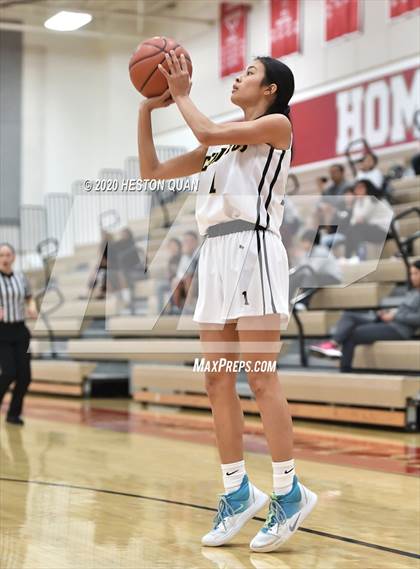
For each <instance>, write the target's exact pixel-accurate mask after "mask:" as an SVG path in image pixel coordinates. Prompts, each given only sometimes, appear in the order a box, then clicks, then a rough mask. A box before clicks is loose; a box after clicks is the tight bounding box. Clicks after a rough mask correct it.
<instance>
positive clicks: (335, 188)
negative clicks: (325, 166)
mask: <svg viewBox="0 0 420 569" xmlns="http://www.w3.org/2000/svg"><path fill="white" fill-rule="evenodd" d="M329 175H330V179H331V181H332V184H330V185H328V186H327V188H326V189H325V190H324V191H323V192H322V198H321V201H322V202H330V203H332V205H335V204H336V203H337V200H330V199H329V198H331V197H333V198H335V197H336V196H342V195H343V194H344V193H345V192H346V191H347V190H348V189H349V187H351V183H350V182H347V180H346V176H345V170H344V166H343V165H342V164H333V165H332V166H330V170H329Z"/></svg>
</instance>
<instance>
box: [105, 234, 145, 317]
mask: <svg viewBox="0 0 420 569" xmlns="http://www.w3.org/2000/svg"><path fill="white" fill-rule="evenodd" d="M108 265H109V272H110V274H112V275H114V278H115V279H116V280H117V281H118V283H119V288H120V294H121V297H122V299H123V300H124V302H126V303H128V304H130V306H131V308H132V309H134V296H135V293H134V287H135V284H136V282H137V281H140V280H145V279H147V277H148V275H147V272H146V259H145V253H144V251H143V249H141V248H140V249H138V248H137V245H136V242H135V239H134V236H133V232H132V231H131V229H129V228H128V227H125V228H124V229H123V230H122V231H121V233H120V235H119V239H118V240H114V241H113V243H112V244H111V251H110V254H109V263H108Z"/></svg>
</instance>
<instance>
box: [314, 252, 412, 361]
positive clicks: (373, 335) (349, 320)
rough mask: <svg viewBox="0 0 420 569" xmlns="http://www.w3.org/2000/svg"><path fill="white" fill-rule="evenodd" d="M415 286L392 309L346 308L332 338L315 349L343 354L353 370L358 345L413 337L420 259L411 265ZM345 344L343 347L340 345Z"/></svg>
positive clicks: (329, 353)
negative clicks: (352, 310)
mask: <svg viewBox="0 0 420 569" xmlns="http://www.w3.org/2000/svg"><path fill="white" fill-rule="evenodd" d="M410 281H411V285H412V287H413V288H412V289H411V290H409V291H408V292H407V293H406V295H405V297H404V300H403V301H402V302H401V304H400V305H399V306H398V308H393V309H391V310H378V311H377V312H376V313H375V312H373V311H371V312H364V313H363V312H351V311H348V312H345V313H344V314H343V316H342V317H341V318H340V320H339V322H338V323H337V326H336V330H335V332H334V334H333V336H332V339H331V340H329V341H327V342H322V343H321V344H318V345H317V344H315V345H313V346H311V347H310V350H311V352H313V353H314V354H318V355H319V354H320V355H323V356H327V357H332V358H333V357H335V358H341V365H340V368H341V371H342V372H351V371H352V362H353V354H354V350H355V347H356V346H357V345H359V344H372V343H373V342H377V341H384V340H409V339H410V338H412V337H413V336H414V335H415V333H416V330H417V328H419V327H420V260H418V261H415V262H414V263H413V264H412V265H411V267H410ZM340 346H341V349H340Z"/></svg>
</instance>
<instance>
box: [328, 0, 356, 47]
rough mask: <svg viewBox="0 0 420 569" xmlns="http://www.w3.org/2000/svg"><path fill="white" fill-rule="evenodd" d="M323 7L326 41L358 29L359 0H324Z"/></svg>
mask: <svg viewBox="0 0 420 569" xmlns="http://www.w3.org/2000/svg"><path fill="white" fill-rule="evenodd" d="M325 9H326V13H327V17H326V30H325V39H326V40H327V41H330V40H333V39H335V38H338V37H340V36H344V35H346V34H351V33H353V32H357V31H358V30H359V0H325Z"/></svg>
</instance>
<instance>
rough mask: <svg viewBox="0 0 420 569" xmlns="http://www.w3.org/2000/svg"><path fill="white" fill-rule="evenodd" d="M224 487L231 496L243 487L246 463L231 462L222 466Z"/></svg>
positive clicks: (242, 461)
mask: <svg viewBox="0 0 420 569" xmlns="http://www.w3.org/2000/svg"><path fill="white" fill-rule="evenodd" d="M221 467H222V473H223V485H224V487H225V493H226V494H229V493H230V492H234V491H235V490H238V488H240V486H241V482H242V478H243V477H244V476H245V474H246V470H245V461H244V460H240V461H239V462H231V463H229V464H222V465H221Z"/></svg>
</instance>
